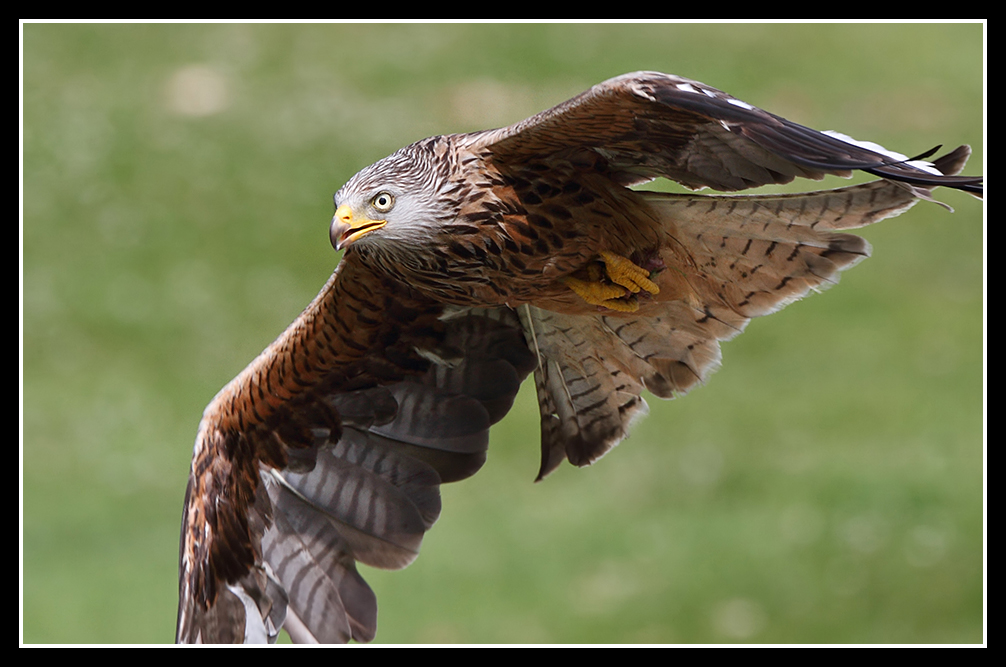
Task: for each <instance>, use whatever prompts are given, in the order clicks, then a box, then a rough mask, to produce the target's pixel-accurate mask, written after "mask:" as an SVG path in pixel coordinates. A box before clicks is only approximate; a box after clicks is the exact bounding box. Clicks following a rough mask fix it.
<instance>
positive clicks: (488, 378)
mask: <svg viewBox="0 0 1006 667" xmlns="http://www.w3.org/2000/svg"><path fill="white" fill-rule="evenodd" d="M934 152H935V151H930V153H928V154H926V155H922V156H918V157H915V158H911V159H910V158H908V157H906V156H904V155H900V154H897V153H893V152H890V151H887V150H886V149H883V148H882V147H880V146H878V145H876V144H869V143H863V142H858V141H856V140H853V139H851V138H850V137H847V136H844V135H840V134H837V133H822V132H817V131H815V130H811V129H809V128H806V127H803V126H801V125H798V124H796V123H793V122H791V121H788V120H786V119H784V118H781V117H779V116H775V115H773V114H770V113H767V112H765V111H762V110H761V109H758V108H756V107H754V106H752V105H750V104H747V103H745V102H742V101H741V100H738V99H735V98H733V97H731V96H730V95H727V94H725V93H723V92H721V91H719V90H717V89H715V88H711V87H709V86H707V85H705V84H702V83H699V82H696V81H691V80H689V79H685V78H681V77H677V76H671V75H667V74H661V73H657V72H637V73H633V74H626V75H624V76H620V77H617V78H614V79H611V80H608V81H605V82H603V83H601V84H598V85H596V86H594V87H593V88H591V89H590V90H588V91H586V92H584V93H582V94H581V95H578V96H577V97H575V98H573V99H571V100H569V101H567V102H564V103H562V104H560V105H559V106H556V107H554V108H552V109H549V110H547V111H544V112H542V113H539V114H538V115H536V116H533V117H531V118H528V119H527V120H524V121H521V122H519V123H517V124H516V125H511V126H510V127H505V128H502V129H496V130H487V131H483V132H475V133H471V134H456V135H449V136H438V137H432V138H429V139H424V140H422V141H419V142H417V143H415V144H412V145H410V146H406V147H405V148H402V149H401V150H399V151H398V152H396V153H394V154H393V155H391V156H389V157H387V158H385V159H383V160H381V161H379V162H377V163H376V164H373V165H371V166H369V167H367V168H366V169H363V170H362V171H361V172H359V173H358V174H357V175H356V176H354V177H353V178H352V179H350V181H349V182H348V183H346V184H345V185H344V186H343V187H342V189H340V190H339V191H338V193H336V195H335V216H334V218H333V219H332V222H331V228H330V234H331V240H332V244H333V245H334V246H335V248H336V249H337V250H344V251H345V252H344V254H343V256H342V259H341V261H340V262H339V264H338V266H337V267H336V270H335V272H334V273H333V275H332V277H331V278H330V279H329V280H328V282H327V283H326V284H325V286H324V287H323V288H322V290H321V292H320V294H318V296H317V297H316V298H315V299H314V301H312V302H311V304H310V305H309V306H308V307H307V309H306V310H305V311H304V312H303V313H302V314H301V315H300V317H298V318H297V320H296V321H295V322H294V323H293V324H291V325H290V327H289V328H288V329H287V330H286V331H285V332H283V334H282V335H280V337H279V338H277V339H276V341H275V342H273V343H272V344H271V345H270V346H269V347H268V348H267V349H266V350H265V351H264V352H262V354H260V355H259V356H258V358H256V359H255V360H254V361H252V363H251V364H250V365H249V366H248V367H247V368H246V369H245V370H244V371H242V372H241V374H240V375H238V376H237V377H236V378H235V379H234V380H233V381H232V382H231V383H230V384H228V385H227V386H226V387H224V388H223V389H222V390H221V391H220V393H219V394H217V396H216V397H215V398H214V399H213V401H212V402H211V403H210V404H209V406H208V407H207V408H206V411H205V412H204V413H203V418H202V421H201V423H200V425H199V430H198V435H197V437H196V442H195V448H194V452H193V458H192V466H191V470H190V473H189V483H188V489H187V491H186V495H185V509H184V513H183V519H182V529H181V547H180V557H179V558H180V563H179V597H180V600H179V607H178V623H177V635H176V638H177V640H178V641H180V642H204V643H222V642H266V641H273V640H275V639H276V636H277V634H278V632H279V630H280V629H281V628H286V629H287V631H288V632H289V634H290V636H291V638H292V639H294V641H305V642H312V641H314V642H323V643H336V642H347V641H349V640H351V639H352V640H356V641H361V642H365V641H369V640H371V639H373V638H374V635H375V632H376V627H377V602H376V599H375V596H374V593H373V592H372V591H371V589H370V588H369V587H368V586H367V584H366V582H365V581H364V580H363V578H362V577H361V576H360V574H359V573H358V572H357V568H356V563H357V562H359V563H365V564H367V565H370V566H373V567H379V568H392V569H393V568H402V567H405V566H406V565H408V564H409V563H410V562H411V561H412V560H413V559H415V557H416V556H417V554H418V552H419V547H420V543H421V542H422V539H423V535H424V534H425V532H426V531H427V530H428V529H429V528H430V527H431V526H432V525H433V523H434V522H435V521H436V520H437V517H438V515H439V512H440V494H439V485H440V484H442V483H444V482H452V481H455V480H460V479H463V478H466V477H468V476H470V475H472V474H474V473H475V472H476V471H477V470H478V469H479V467H480V466H481V465H482V463H483V462H484V461H485V458H486V449H487V444H488V431H489V428H490V426H491V425H492V424H494V423H495V422H497V421H498V420H500V419H501V418H502V417H503V416H504V415H505V414H506V412H507V411H508V410H509V408H510V406H511V404H512V402H513V400H514V397H515V395H516V393H517V390H518V387H519V385H520V383H521V381H522V380H523V379H524V378H525V377H526V376H527V375H529V374H532V373H533V374H534V382H535V386H536V389H537V394H538V402H539V405H540V408H541V452H542V454H541V468H540V472H539V479H540V478H542V477H544V476H545V475H547V474H548V473H550V472H551V471H553V470H554V469H555V468H556V467H557V466H559V465H560V464H561V463H562V461H563V460H568V461H569V462H570V463H572V464H574V465H577V466H585V465H588V464H590V463H592V462H593V461H595V460H597V459H598V458H600V457H601V456H603V455H604V454H605V453H606V452H607V451H608V450H609V449H611V448H612V447H613V446H614V445H615V444H617V443H618V442H619V441H620V440H621V439H622V438H624V437H625V436H626V434H627V433H628V429H629V427H630V424H631V423H632V421H633V420H634V419H635V418H637V417H639V416H641V415H643V414H644V413H645V412H646V409H647V407H646V403H645V401H644V399H643V397H642V393H643V390H644V389H645V390H647V391H649V392H650V393H651V394H653V395H655V396H658V397H660V398H672V397H674V396H679V395H682V394H684V393H686V392H687V391H689V390H690V389H692V388H693V387H694V386H695V385H697V384H700V383H702V382H703V381H704V380H705V379H706V378H707V377H708V376H709V374H710V373H711V372H712V371H713V370H714V369H715V368H716V367H717V366H718V364H719V361H720V348H719V345H720V341H724V340H729V339H730V338H733V337H734V336H736V335H737V334H738V333H740V332H741V331H743V329H744V327H745V325H746V324H747V322H748V321H749V320H750V319H751V318H752V317H757V316H760V315H767V314H769V313H771V312H774V311H776V310H778V309H780V308H782V307H783V306H785V305H786V304H788V303H790V302H792V301H794V300H796V299H799V298H801V297H803V296H804V295H806V294H807V293H808V292H809V291H811V290H816V289H819V288H823V287H827V286H828V285H830V284H832V283H834V282H836V281H837V279H838V274H839V272H841V271H842V270H844V269H846V268H848V267H850V266H852V265H853V264H855V263H856V262H858V261H859V260H861V259H863V258H864V257H866V256H868V254H869V251H870V248H869V245H868V244H867V243H866V241H864V240H863V239H862V238H860V237H858V236H855V235H851V234H848V233H845V230H849V229H853V228H857V227H862V226H864V225H868V224H871V223H874V222H877V221H878V220H881V219H884V218H887V217H891V216H894V215H897V214H899V213H901V212H903V211H905V210H906V209H908V208H910V207H911V206H912V205H913V204H915V203H916V202H917V201H918V200H919V199H930V198H931V191H932V189H933V188H934V187H935V186H939V185H943V186H948V187H951V188H957V189H960V190H963V191H966V192H969V193H972V194H974V195H975V196H978V197H980V196H981V195H982V192H983V179H982V178H981V177H964V176H959V175H957V174H958V173H959V172H960V171H961V169H962V168H963V166H964V164H965V162H966V161H967V158H968V156H969V155H970V149H969V148H968V147H967V146H961V147H960V148H957V149H956V150H953V151H951V152H950V153H948V154H946V155H944V156H942V157H940V158H937V159H935V160H934V161H933V162H932V163H929V162H924V161H923V159H924V158H927V157H929V156H930V155H931V154H932V153H934ZM853 170H863V171H866V172H869V173H871V174H874V175H876V176H878V177H880V178H879V180H876V181H873V182H870V183H866V184H863V185H855V186H851V187H847V188H841V189H833V190H825V191H820V192H810V193H803V194H782V195H779V194H771V195H714V196H712V195H693V194H667V193H657V192H647V191H644V190H634V189H630V186H635V185H639V184H641V183H645V182H647V181H651V180H653V179H655V178H658V177H663V178H668V179H671V180H674V181H677V182H678V183H681V184H683V185H684V186H686V187H687V188H689V189H693V190H698V189H701V188H705V187H709V188H713V189H715V190H719V191H725V192H735V191H738V190H744V189H747V188H753V187H756V186H761V185H765V184H770V183H786V182H789V181H791V180H793V179H794V178H795V177H804V178H811V179H821V178H823V177H824V176H825V175H826V174H838V175H841V176H849V175H851V172H852V171H853Z"/></svg>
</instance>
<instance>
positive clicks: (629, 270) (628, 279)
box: [601, 250, 660, 294]
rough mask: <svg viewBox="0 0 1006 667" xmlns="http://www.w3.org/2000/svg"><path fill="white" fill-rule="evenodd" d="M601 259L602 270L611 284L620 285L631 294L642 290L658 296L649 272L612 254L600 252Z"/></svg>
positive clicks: (658, 290)
mask: <svg viewBox="0 0 1006 667" xmlns="http://www.w3.org/2000/svg"><path fill="white" fill-rule="evenodd" d="M601 259H603V260H604V268H605V271H606V272H607V273H608V277H609V278H611V281H612V282H613V283H616V284H618V285H621V286H622V287H624V288H625V289H627V290H629V291H630V292H632V293H633V294H635V293H636V292H639V290H641V289H644V290H646V291H647V292H649V293H650V294H659V293H660V288H659V287H658V286H657V284H656V283H655V282H653V281H652V280H650V272H649V271H647V270H646V269H644V268H642V267H640V266H636V265H635V264H633V263H632V262H631V261H630V260H628V259H626V258H625V257H622V256H621V255H616V254H615V253H613V252H608V251H607V250H604V251H602V252H601Z"/></svg>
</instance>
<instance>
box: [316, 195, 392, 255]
mask: <svg viewBox="0 0 1006 667" xmlns="http://www.w3.org/2000/svg"><path fill="white" fill-rule="evenodd" d="M386 224H388V221H387V220H371V219H370V218H367V217H359V218H356V217H354V216H353V209H351V208H350V207H349V204H343V205H342V206H340V207H339V208H338V209H336V211H335V216H334V217H333V218H332V227H331V228H330V229H329V232H328V234H329V238H331V239H332V246H333V247H334V248H335V249H336V250H342V249H343V248H347V247H349V246H351V245H353V244H354V243H356V242H357V241H359V240H360V238H362V237H363V236H364V235H365V234H367V233H369V232H372V231H374V230H375V229H380V228H381V227H383V226H385V225H386Z"/></svg>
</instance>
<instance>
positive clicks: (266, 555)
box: [177, 253, 535, 643]
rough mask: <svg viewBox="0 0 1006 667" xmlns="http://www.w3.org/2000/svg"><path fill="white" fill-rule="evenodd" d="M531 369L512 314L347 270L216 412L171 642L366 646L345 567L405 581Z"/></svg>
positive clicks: (364, 589)
mask: <svg viewBox="0 0 1006 667" xmlns="http://www.w3.org/2000/svg"><path fill="white" fill-rule="evenodd" d="M534 363H535V360H534V357H533V356H532V355H531V353H530V352H529V350H528V348H527V346H526V345H525V343H524V339H523V335H522V333H521V331H520V325H519V322H518V321H517V319H516V316H515V315H514V314H513V313H512V312H511V311H509V310H508V309H505V308H501V309H485V310H479V309H460V308H457V309H453V310H451V311H449V312H448V311H446V310H445V309H444V307H443V306H441V305H439V304H435V303H431V302H428V301H426V300H424V299H422V298H421V297H417V296H416V295H414V294H411V293H410V292H409V291H408V290H407V289H405V288H403V287H402V286H400V285H399V286H397V287H395V288H393V289H392V288H390V287H389V286H388V285H386V284H385V283H383V282H382V281H381V279H379V278H378V277H376V276H375V275H373V274H372V273H370V272H369V271H368V270H367V269H366V268H364V267H363V266H362V265H361V264H359V263H358V262H356V261H354V257H353V255H352V253H348V254H347V256H346V257H345V258H344V259H343V261H342V262H341V263H340V264H339V267H338V269H337V270H336V272H335V274H334V275H333V276H332V279H331V280H330V281H329V282H328V284H327V285H326V286H325V288H324V289H323V290H322V292H321V293H320V294H319V295H318V297H317V298H316V299H315V300H314V302H313V303H312V304H311V305H310V306H309V307H308V309H307V310H305V311H304V313H303V314H302V315H301V316H300V317H299V318H298V319H297V321H296V322H294V324H293V325H291V326H290V328H289V329H288V330H287V331H286V332H285V333H284V334H283V335H282V336H281V337H280V338H279V339H277V341H276V342H275V343H273V344H272V345H271V346H270V347H269V348H268V349H267V350H266V351H265V352H264V353H263V354H262V355H260V356H259V357H258V358H257V359H256V360H255V361H254V362H253V363H252V364H251V365H250V366H249V367H248V368H247V369H245V371H244V372H242V373H241V375H239V376H238V377H237V378H236V379H235V380H234V381H233V382H232V383H231V384H229V385H228V386H227V387H225V388H224V389H223V390H222V391H221V392H220V394H219V395H218V396H217V397H216V398H215V399H214V401H213V402H212V403H211V404H210V406H209V407H208V408H207V409H206V412H205V413H204V415H203V420H202V422H201V424H200V429H199V435H198V437H197V440H196V446H195V452H194V456H193V462H192V469H191V472H190V476H189V487H188V491H187V493H186V502H185V510H184V514H183V524H182V541H181V553H180V566H179V595H180V600H179V610H178V626H177V640H178V641H180V642H203V643H224V642H242V641H270V640H275V638H276V635H277V634H278V632H279V629H280V628H281V627H286V628H287V630H288V631H289V632H290V634H291V636H292V637H293V638H294V639H295V640H297V641H319V642H325V643H331V642H345V641H348V640H349V639H355V640H357V641H368V640H370V639H372V638H373V637H374V633H375V632H376V621H377V603H376V600H375V598H374V594H373V592H372V591H371V590H370V588H369V587H368V586H367V584H366V582H364V581H363V579H362V577H361V576H360V575H359V573H358V572H357V570H356V563H357V562H361V563H365V564H367V565H371V566H374V567H381V568H401V567H404V566H406V565H408V564H409V563H410V562H412V560H413V559H414V558H415V557H416V555H417V553H418V551H419V546H420V543H421V542H422V538H423V535H424V533H425V532H426V530H428V529H429V528H430V527H431V526H432V525H433V523H434V522H435V521H436V520H437V517H438V515H439V513H440V495H439V485H440V484H441V483H443V482H450V481H454V480H458V479H462V478H464V477H467V476H469V475H471V474H473V473H474V472H475V471H477V470H478V469H479V468H480V467H481V465H482V463H483V462H484V461H485V452H486V447H487V444H488V429H489V426H490V425H491V424H493V423H495V422H496V421H498V420H499V419H501V418H502V417H503V415H504V414H505V413H506V412H507V410H509V408H510V406H511V404H512V402H513V399H514V396H515V395H516V393H517V389H518V387H519V385H520V382H521V380H523V378H524V377H525V376H526V375H527V374H528V373H529V372H530V371H531V369H532V368H533V365H534Z"/></svg>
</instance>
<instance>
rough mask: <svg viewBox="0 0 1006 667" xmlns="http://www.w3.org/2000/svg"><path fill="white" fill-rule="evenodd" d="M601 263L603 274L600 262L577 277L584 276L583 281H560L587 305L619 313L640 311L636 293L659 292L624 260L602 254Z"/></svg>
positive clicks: (645, 273)
mask: <svg viewBox="0 0 1006 667" xmlns="http://www.w3.org/2000/svg"><path fill="white" fill-rule="evenodd" d="M600 260H601V261H602V262H604V270H603V271H602V270H601V267H600V264H599V263H590V264H588V265H587V266H586V267H584V269H583V271H582V272H581V273H580V275H584V274H585V275H586V278H587V279H586V280H583V279H582V278H574V277H572V276H567V277H566V278H563V279H562V282H563V283H564V284H565V285H566V286H567V287H569V288H570V289H571V290H573V291H574V292H576V294H578V295H579V296H580V298H581V299H583V300H584V301H586V302H587V303H589V304H591V305H594V306H601V307H603V308H607V309H609V310H615V311H618V312H622V313H634V312H636V311H637V310H639V302H638V300H637V299H636V297H635V296H634V295H635V294H638V293H639V292H641V291H646V292H649V293H650V294H657V293H659V292H660V288H659V287H658V286H657V284H656V283H654V282H653V281H652V280H650V273H649V272H648V271H647V270H646V269H644V268H642V267H639V266H637V265H636V264H634V263H633V262H632V261H630V260H628V259H626V258H625V257H622V256H621V255H616V254H615V253H613V252H608V251H603V252H601V254H600Z"/></svg>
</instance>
